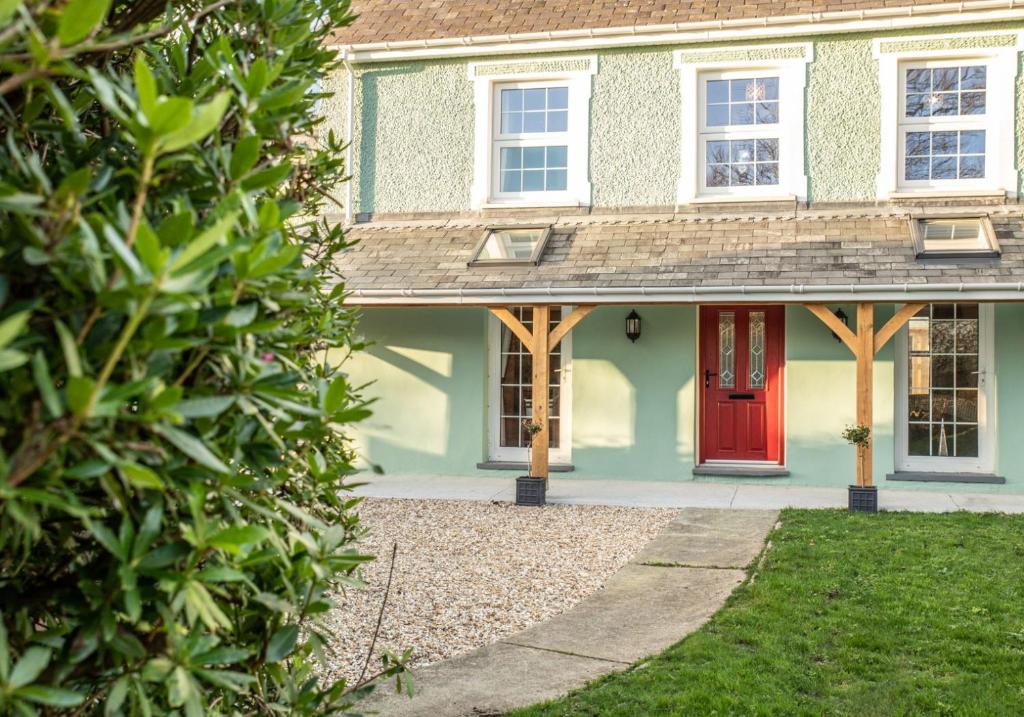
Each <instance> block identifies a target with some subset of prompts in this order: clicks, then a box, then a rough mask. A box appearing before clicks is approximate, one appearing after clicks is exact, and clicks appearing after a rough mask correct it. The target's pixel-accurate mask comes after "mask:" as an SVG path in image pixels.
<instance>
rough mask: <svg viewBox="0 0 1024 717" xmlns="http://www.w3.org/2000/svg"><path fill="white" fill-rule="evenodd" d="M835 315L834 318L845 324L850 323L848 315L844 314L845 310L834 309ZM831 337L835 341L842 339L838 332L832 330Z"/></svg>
mask: <svg viewBox="0 0 1024 717" xmlns="http://www.w3.org/2000/svg"><path fill="white" fill-rule="evenodd" d="M835 315H836V318H837V319H839V320H840V321H842V322H843V323H844V324H845V325H846V326H849V325H850V317H849V316H847V315H846V312H845V311H843V310H842V309H836V310H835ZM832 338H834V339H835V340H836V341H840V342H841V341H842V339H841V338H839V334H837V333H836V332H835V331H833V332H832Z"/></svg>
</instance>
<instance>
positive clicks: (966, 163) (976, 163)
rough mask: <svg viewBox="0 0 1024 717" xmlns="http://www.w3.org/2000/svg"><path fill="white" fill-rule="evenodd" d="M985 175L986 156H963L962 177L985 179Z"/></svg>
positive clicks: (961, 160)
mask: <svg viewBox="0 0 1024 717" xmlns="http://www.w3.org/2000/svg"><path fill="white" fill-rule="evenodd" d="M984 177H985V158H984V157H962V158H961V159H960V179H983V178H984Z"/></svg>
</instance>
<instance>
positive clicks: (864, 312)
mask: <svg viewBox="0 0 1024 717" xmlns="http://www.w3.org/2000/svg"><path fill="white" fill-rule="evenodd" d="M805 306H806V307H807V309H808V311H810V312H811V313H812V314H814V315H815V316H817V317H818V318H819V319H820V320H821V322H822V323H823V324H825V325H826V326H827V327H828V328H829V329H831V330H832V332H833V333H834V334H835V335H836V336H838V337H839V338H840V340H842V342H843V343H844V344H846V347H847V348H849V349H850V351H851V352H852V353H853V355H854V358H856V359H857V425H859V426H867V427H868V428H869V429H871V435H870V438H869V439H868V444H867V445H866V446H865V447H863V448H859V447H858V448H857V481H856V482H857V485H858V486H870V485H872V476H871V473H872V446H873V444H874V441H875V435H874V419H873V412H872V400H873V392H874V367H875V354H876V353H878V352H879V351H881V350H882V347H883V346H885V344H886V343H887V342H888V341H889V339H891V338H892V337H893V336H894V335H895V334H896V332H897V331H899V330H900V328H901V327H902V326H903V325H904V324H905V323H907V321H909V320H910V317H912V316H914V315H915V314H916V313H917V312H918V311H920V310H921V309H923V308H924V307H925V306H927V304H906V305H904V306H902V307H901V308H900V309H899V310H898V311H897V312H896V313H895V314H894V315H893V317H892V318H891V319H889V320H888V321H887V322H885V325H884V326H882V328H880V329H879V330H878V331H877V332H876V331H875V305H874V304H870V303H859V304H857V333H854V332H852V331H850V329H849V327H847V326H846V324H844V323H843V322H842V321H840V320H839V319H838V318H836V316H835V314H833V313H832V312H831V311H830V310H829V308H828V307H827V306H825V305H824V304H805Z"/></svg>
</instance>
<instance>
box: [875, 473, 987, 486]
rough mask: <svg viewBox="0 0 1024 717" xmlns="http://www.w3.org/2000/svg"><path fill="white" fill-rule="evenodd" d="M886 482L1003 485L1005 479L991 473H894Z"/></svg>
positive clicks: (890, 474) (887, 477)
mask: <svg viewBox="0 0 1024 717" xmlns="http://www.w3.org/2000/svg"><path fill="white" fill-rule="evenodd" d="M885 479H886V480H887V481H890V480H891V481H915V482H921V483H993V484H996V485H1003V484H1005V483H1006V478H1004V477H1003V476H997V475H993V474H991V473H928V472H923V471H896V472H895V473H889V474H888V475H886V476H885Z"/></svg>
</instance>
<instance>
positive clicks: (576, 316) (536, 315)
mask: <svg viewBox="0 0 1024 717" xmlns="http://www.w3.org/2000/svg"><path fill="white" fill-rule="evenodd" d="M593 310H594V307H593V306H578V307H576V308H575V309H573V311H572V313H570V314H569V315H568V316H563V317H562V320H561V321H560V322H559V323H558V326H556V327H555V328H553V329H551V330H550V331H549V330H548V326H549V323H550V321H551V307H550V306H547V305H543V304H542V305H537V306H534V307H533V309H532V311H533V331H532V332H531V331H527V329H526V327H525V326H523V324H522V322H521V321H519V319H517V318H516V316H515V314H513V313H512V312H511V311H510V310H509V309H507V308H506V307H504V306H492V307H490V311H491V313H492V314H494V315H495V316H496V317H498V320H499V321H501V323H503V324H504V325H505V326H507V327H508V328H509V331H511V332H512V333H513V334H515V335H516V337H518V338H519V340H520V341H521V342H522V344H523V347H524V348H525V349H526V350H527V351H529V352H530V356H531V358H532V361H533V375H532V377H531V378H532V387H531V389H530V394H531V399H532V400H531V403H532V411H531V419H530V420H532V421H533V422H534V423H536V424H538V425H540V426H541V430H540V432H539V433H537V435H536V436H534V437H533V444H532V446H531V448H530V467H531V468H532V469H533V470H532V471H531V473H532V474H533V475H534V476H536V477H539V478H547V477H548V468H549V458H548V454H549V447H548V444H549V443H550V436H551V432H550V429H549V427H548V420H549V416H548V401H550V393H551V386H550V380H549V377H550V375H551V351H552V349H554V348H555V347H556V346H558V344H559V342H561V340H562V339H564V338H565V337H566V336H567V335H568V334H569V332H570V331H572V329H573V327H575V326H576V324H578V323H579V322H581V321H583V319H585V318H586V317H587V315H588V314H589V313H590V312H591V311H593Z"/></svg>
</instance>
